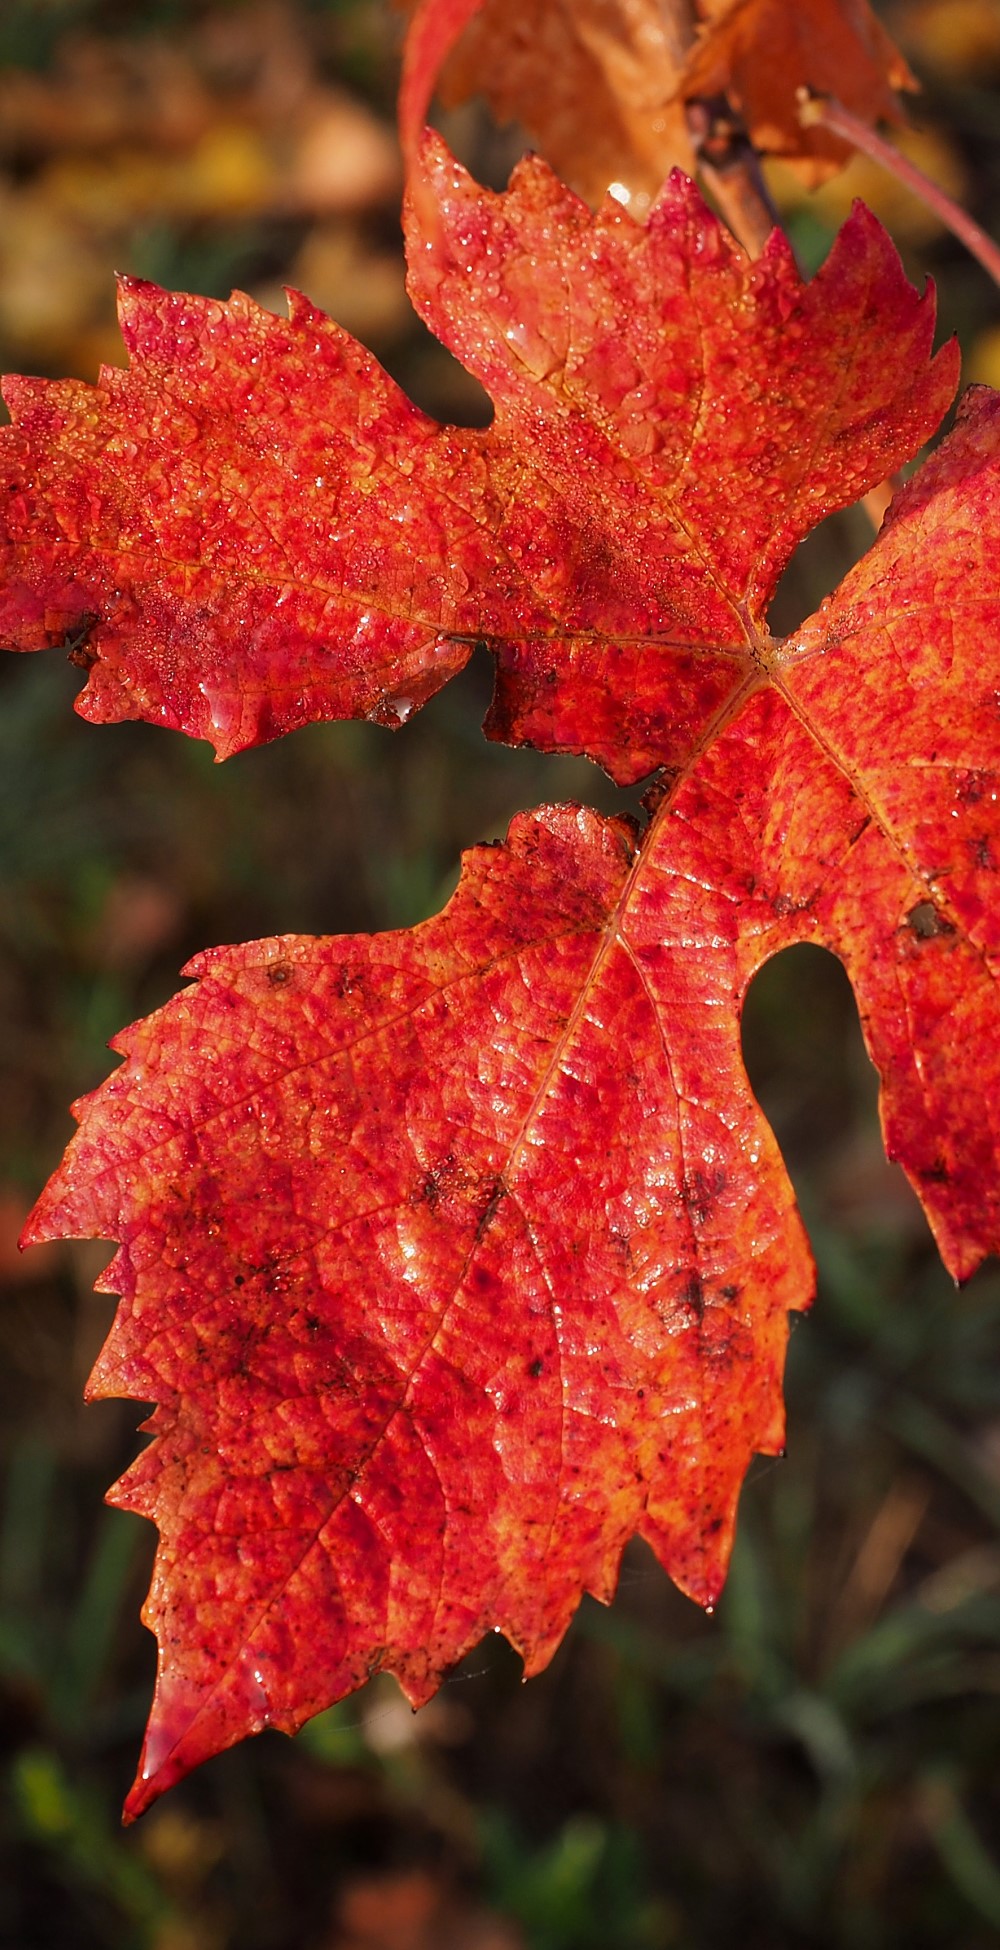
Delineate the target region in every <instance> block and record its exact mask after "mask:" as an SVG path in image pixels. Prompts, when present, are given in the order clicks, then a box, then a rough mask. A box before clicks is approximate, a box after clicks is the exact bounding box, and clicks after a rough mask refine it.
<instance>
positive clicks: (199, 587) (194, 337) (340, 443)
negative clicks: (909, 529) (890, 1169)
mask: <svg viewBox="0 0 1000 1950" xmlns="http://www.w3.org/2000/svg"><path fill="white" fill-rule="evenodd" d="M416 182H417V198H416V203H415V206H414V210H411V213H410V219H409V249H410V260H411V274H410V275H411V289H412V293H413V297H414V301H415V303H416V304H417V307H418V309H419V310H420V311H421V312H422V313H423V315H424V317H425V318H426V319H427V322H428V323H429V324H430V325H431V326H432V328H433V329H434V330H435V331H436V332H437V333H438V334H439V336H440V337H441V338H443V339H444V341H445V342H446V343H447V344H448V345H450V346H451V347H452V348H453V349H454V350H455V352H456V353H457V354H458V356H459V357H460V358H461V359H462V360H464V362H465V363H466V365H467V366H468V367H469V369H470V370H471V371H473V372H475V373H476V374H477V375H478V376H479V377H480V378H481V379H482V381H483V383H484V384H485V385H486V387H487V389H488V391H489V392H490V394H491V395H492V398H493V400H494V402H495V405H496V417H495V420H494V423H493V425H492V426H491V427H490V428H488V429H486V430H462V429H455V428H449V427H441V426H439V425H438V424H437V423H436V422H434V421H432V420H429V419H428V418H427V417H426V416H425V415H424V414H422V413H420V412H419V411H418V410H417V409H416V408H415V407H414V406H412V405H411V404H410V402H409V401H408V400H407V399H406V398H405V397H404V395H403V394H402V393H401V392H400V391H399V389H398V388H397V387H396V386H395V385H394V384H393V383H392V381H391V380H389V379H388V378H387V376H386V375H385V374H384V373H383V372H382V370H381V368H380V367H379V366H378V364H377V363H376V361H375V360H374V359H373V358H372V357H371V355H370V354H368V353H367V352H365V351H364V350H363V348H361V347H360V346H358V345H357V344H356V343H355V342H354V341H353V340H352V339H350V338H349V337H348V335H347V334H346V333H344V332H342V331H340V330H339V329H338V328H337V327H336V326H334V325H332V324H331V323H330V322H329V321H328V320H326V319H324V318H323V317H322V316H321V314H319V313H318V312H316V311H315V310H314V309H313V308H312V307H311V306H310V305H308V303H307V302H306V300H304V299H300V298H297V297H293V298H292V300H291V317H290V318H289V319H288V320H287V321H286V320H281V319H277V318H274V317H273V316H271V314H269V313H266V312H262V311H260V310H259V309H258V307H256V306H255V305H253V304H252V303H251V301H250V300H249V299H246V298H240V297H236V298H234V299H233V300H232V302H231V303H230V304H228V305H223V304H219V303H216V302H215V301H212V300H208V299H196V298H183V297H172V296H169V295H168V294H166V293H163V292H157V291H156V290H155V289H154V288H152V287H150V286H148V285H142V284H136V283H130V282H126V283H125V285H124V286H123V292H122V307H123V324H124V328H125V332H126V338H127V341H128V344H129V350H130V355H131V359H132V366H131V370H130V371H128V372H120V371H118V370H117V369H111V370H105V371H104V372H103V374H102V377H101V379H100V382H99V384H98V385H97V387H96V388H91V387H87V386H84V385H81V384H77V383H75V382H62V383H59V384H55V383H52V382H45V381H28V380H17V381H9V382H8V386H7V398H8V400H9V403H10V407H11V411H12V414H13V418H14V422H15V424H14V425H13V426H12V427H10V428H8V429H5V430H3V432H2V433H0V634H2V638H3V640H4V641H6V642H8V643H9V644H11V645H12V646H13V647H16V648H19V649H25V650H34V649H39V648H41V647H43V646H45V645H47V644H52V643H56V642H60V641H62V640H63V639H64V637H65V636H66V635H67V634H69V635H70V636H71V638H72V640H73V645H74V647H73V651H72V654H73V656H74V658H75V659H76V660H77V661H78V662H81V663H83V664H84V665H85V666H86V667H87V668H88V672H89V675H88V681H87V685H86V688H85V690H84V691H83V693H82V696H81V698H80V700H79V705H78V708H79V709H80V710H81V711H82V712H83V713H84V715H85V716H87V717H89V718H92V719H95V720H100V721H103V720H112V719H116V718H121V717H142V718H147V719H149V720H151V721H152V722H154V723H162V724H167V725H171V726H175V727H180V728H181V729H183V730H185V731H187V732H189V733H191V734H192V735H195V736H198V737H205V738H209V739H210V740H211V741H212V743H213V744H214V745H215V748H216V751H217V752H218V753H219V755H220V756H226V755H227V754H229V753H231V752H234V751H237V750H239V749H241V748H243V747H246V746H248V745H253V744H256V743H259V742H260V741H262V740H264V739H266V738H270V737H274V736H276V735H277V734H279V733H280V732H282V731H287V730H290V729H292V728H293V727H294V726H296V725H300V724H304V723H306V722H308V721H310V720H312V719H317V718H325V717H344V716H356V715H369V716H373V717H376V718H378V719H380V720H381V721H382V722H385V723H389V724H397V723H399V722H401V721H402V720H403V719H404V718H405V717H406V716H407V715H408V714H409V713H410V711H412V710H413V709H414V708H415V707H416V706H417V705H419V704H421V703H423V702H424V701H425V700H426V698H427V697H428V696H430V695H431V693H432V692H433V691H434V690H436V689H437V688H438V686H439V685H440V684H441V683H442V682H444V681H445V679H446V678H448V677H449V676H451V675H452V674H453V673H454V672H455V670H457V669H458V668H460V666H461V665H462V664H463V663H464V661H465V659H466V658H467V656H468V654H469V648H470V645H471V643H472V642H474V641H475V640H476V639H477V638H484V639H486V640H487V641H488V642H489V643H490V644H491V646H492V648H493V649H494V652H495V654H496V657H497V663H498V673H499V674H498V690H497V697H496V700H495V703H494V707H493V711H492V714H491V718H490V720H489V727H488V728H489V730H490V731H491V734H492V735H493V736H496V737H502V738H506V739H509V740H511V741H530V742H532V743H535V744H537V745H540V746H542V747H544V748H546V749H562V750H570V751H585V752H588V753H590V754H591V755H592V756H593V757H595V758H597V759H599V760H600V762H601V763H602V764H604V765H605V766H607V768H608V770H609V771H611V772H612V773H613V775H614V776H615V777H616V778H618V779H622V780H626V779H635V778H637V777H640V776H641V775H642V774H643V773H645V772H648V771H649V770H650V769H652V768H653V767H654V766H656V765H658V764H667V765H676V764H680V763H683V762H684V760H685V759H686V757H687V755H688V754H689V752H690V750H691V747H692V743H693V742H694V741H696V740H697V738H698V737H699V736H700V735H701V734H702V732H703V730H704V727H705V726H706V725H707V724H708V723H709V722H710V721H711V719H712V717H713V714H714V713H715V712H716V711H717V710H718V709H719V708H720V706H721V705H722V703H723V702H724V700H725V699H726V698H727V697H728V696H729V695H731V694H732V692H733V691H734V689H738V688H739V686H740V684H741V683H742V682H743V681H744V678H745V676H746V674H747V672H748V671H749V670H751V669H754V668H756V664H755V657H756V651H755V648H754V643H755V638H756V635H757V634H759V631H760V629H761V627H762V619H763V616H764V613H765V611H766V608H767V605H768V603H769V601H770V598H771V595H772V593H773V589H774V586H775V583H776V581H777V578H778V576H779V575H780V573H781V570H782V568H783V567H784V565H785V563H786V562H787V560H788V558H789V556H790V555H791V553H792V551H793V549H794V547H795V545H796V543H797V542H798V541H799V540H800V539H801V538H802V536H803V535H804V534H806V533H807V532H808V530H809V529H810V528H811V527H812V526H813V524H814V523H815V522H817V521H818V520H820V519H821V517H822V516H823V515H824V514H826V513H828V512H829V511H830V510H831V509H833V508H837V507H841V506H843V505H844V504H845V503H847V502H850V501H852V500H854V499H855V498H856V496H858V495H860V494H863V493H864V492H865V491H866V489H867V488H869V487H871V486H872V485H874V484H875V483H876V482H878V481H880V480H882V479H883V478H884V476H885V475H886V474H887V473H890V472H891V471H892V470H893V469H894V468H896V467H897V466H898V465H899V464H900V463H901V462H902V461H904V460H905V459H907V458H908V457H909V456H911V455H912V454H913V453H914V452H915V450H916V449H917V448H918V447H919V446H920V444H921V442H922V441H923V440H924V439H925V438H926V437H927V435H928V433H929V432H931V431H932V429H933V428H934V426H935V425H936V424H937V422H938V420H939V418H940V415H941V413H942V412H943V410H944V407H945V405H946V404H947V401H948V399H949V398H950V396H951V392H952V389H953V386H954V380H955V371H956V357H957V355H956V354H955V351H954V348H945V350H944V351H943V352H941V353H939V354H938V355H937V358H936V359H934V360H931V358H930V345H931V336H932V332H933V303H932V300H931V298H930V297H929V296H927V297H924V298H923V299H920V298H918V297H917V295H916V293H915V292H914V291H913V290H912V288H911V286H910V285H909V284H908V283H907V281H906V279H905V277H904V275H903V272H902V270H901V267H900V265H899V261H898V258H897V257H896V254H895V251H894V250H893V247H892V245H891V243H890V242H889V240H888V238H887V237H886V235H885V233H884V231H882V230H881V228H880V226H879V225H878V224H877V223H876V222H875V220H874V219H873V218H872V217H871V216H870V215H868V213H867V212H865V211H863V210H862V209H861V208H860V207H859V209H858V210H857V212H856V213H855V215H854V216H853V217H852V219H851V220H850V221H849V223H848V224H847V225H845V227H844V229H843V231H842V232H841V234H840V237H839V238H838V240H837V243H836V244H835V246H834V249H833V252H832V254H831V256H830V258H829V260H828V261H827V263H826V265H825V266H824V267H823V269H822V270H821V271H820V272H819V273H818V275H817V276H816V277H815V278H813V279H812V280H811V281H810V282H808V283H804V282H803V281H802V279H801V277H800V276H799V273H798V271H797V270H796V268H795V265H794V263H793V261H792V258H791V255H790V252H789V250H788V247H787V245H786V244H785V242H784V240H783V239H782V238H781V237H780V235H778V234H777V233H776V235H775V237H774V239H773V240H772V242H771V244H770V246H769V247H768V249H767V251H766V252H765V254H764V256H763V258H762V259H761V260H759V261H758V262H757V263H754V264H751V263H750V262H749V261H748V259H747V258H746V256H745V254H744V253H743V252H742V251H741V250H740V248H739V247H738V246H737V245H736V244H734V243H733V242H732V240H731V239H730V238H729V237H728V234H727V233H726V232H725V231H724V230H723V229H722V228H721V226H720V225H719V224H718V222H717V221H716V219H715V218H714V217H713V216H711V215H710V214H709V212H708V211H707V210H706V208H705V206H704V204H703V203H702V202H701V200H700V198H699V196H698V194H697V191H696V190H695V189H694V188H693V187H692V185H691V184H690V183H689V182H687V180H686V179H684V178H679V177H678V178H675V179H673V180H672V181H671V183H670V184H669V185H668V186H667V188H666V190H665V191H664V193H663V196H662V198H661V200H660V202H659V203H658V204H657V206H656V207H655V209H654V211H653V212H652V214H651V216H650V219H649V222H648V224H647V225H646V226H645V227H639V226H637V225H636V224H635V222H634V221H633V220H632V219H631V218H630V217H629V216H628V215H627V214H626V213H625V212H624V211H623V210H622V209H621V208H620V206H619V205H617V204H616V203H614V202H613V201H610V200H609V202H608V203H606V204H605V206H604V207H603V208H602V209H601V210H600V211H599V212H598V213H597V214H596V215H593V214H592V213H591V212H590V211H589V209H588V208H587V206H586V205H585V204H583V203H581V202H580V201H579V200H578V199H577V198H576V197H575V196H573V195H572V193H571V192H570V191H568V190H566V189H565V188H564V187H563V186H562V185H561V184H560V183H559V182H558V180H557V179H556V178H555V177H554V176H553V175H552V174H551V173H550V171H549V170H548V169H547V168H546V167H545V166H544V165H543V164H541V163H539V162H537V161H530V160H529V161H528V162H526V163H524V164H522V165H521V167H520V168H519V169H518V171H517V172H516V173H515V176H514V178H513V180H512V184H511V187H510V189H509V190H508V191H507V192H506V193H504V194H503V195H494V194H491V193H490V192H488V191H485V190H482V189H481V188H479V187H478V185H476V184H474V183H473V182H472V180H471V178H469V177H468V176H467V175H466V174H465V173H464V171H462V170H461V169H460V168H459V167H458V165H457V164H456V163H455V162H454V161H453V159H452V158H451V157H450V156H449V154H448V152H447V150H446V149H445V148H444V146H443V145H442V144H441V143H439V142H437V141H436V140H434V139H433V138H428V146H427V148H426V150H425V152H424V158H423V165H422V169H421V170H420V171H418V172H416ZM428 191H430V192H431V193H432V194H433V199H434V211H435V218H434V224H433V226H432V228H433V234H432V235H429V234H428V230H427V223H426V211H427V202H426V197H427V193H428ZM417 207H419V216H418V215H417V214H415V211H416V209H417ZM887 347H891V352H887Z"/></svg>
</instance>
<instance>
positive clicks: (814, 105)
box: [799, 88, 1000, 285]
mask: <svg viewBox="0 0 1000 1950" xmlns="http://www.w3.org/2000/svg"><path fill="white" fill-rule="evenodd" d="M799 121H800V122H801V124H802V126H803V128H804V129H809V128H816V127H820V128H824V129H829V131H830V134H831V135H839V136H840V137H842V139H843V140H844V141H845V142H849V143H851V144H852V146H853V147H854V148H855V149H861V150H863V151H864V154H865V155H866V156H870V157H871V159H872V161H873V162H877V163H881V165H882V167H883V169H888V170H889V171H890V172H891V174H892V175H893V176H895V178H896V180H897V182H899V183H902V184H904V185H905V187H906V188H907V189H908V190H912V192H913V195H914V196H918V197H919V198H920V200H921V202H922V203H925V204H926V205H927V207H928V209H929V210H933V212H934V214H935V216H937V217H940V219H941V222H942V223H943V224H944V225H945V227H946V229H948V230H950V231H951V232H952V234H953V235H954V236H955V237H957V238H958V239H959V240H960V242H961V243H963V244H964V245H965V247H966V249H967V250H969V251H971V252H972V255H973V257H976V258H978V260H979V262H980V264H981V265H982V266H983V269H984V271H988V272H989V275H990V277H991V278H992V279H993V282H994V284H998V285H1000V246H998V245H996V244H995V243H994V242H993V239H992V237H988V236H987V234H986V232H985V230H981V229H980V227H979V225H978V224H977V223H974V222H973V220H972V218H971V217H970V216H968V215H967V214H966V212H965V211H964V210H963V209H962V208H961V206H960V205H959V204H957V203H956V202H955V201H954V200H953V198H952V197H950V196H949V195H948V194H947V191H946V190H943V189H941V187H940V186H939V184H937V183H932V182H931V179H930V177H929V176H925V175H924V172H923V170H922V169H918V168H917V166H916V163H912V162H910V161H909V160H908V158H907V157H906V156H903V155H901V154H900V152H899V150H898V149H894V148H893V145H892V143H891V142H886V141H885V140H884V138H883V137H882V136H880V135H876V133H875V130H874V129H870V128H869V127H868V124H867V123H866V122H861V121H859V119H858V117H857V116H856V115H852V114H851V111H850V109H849V108H845V107H844V106H843V103H842V102H838V101H837V100H836V98H835V97H834V96H833V95H811V94H810V93H809V90H808V89H807V88H800V89H799Z"/></svg>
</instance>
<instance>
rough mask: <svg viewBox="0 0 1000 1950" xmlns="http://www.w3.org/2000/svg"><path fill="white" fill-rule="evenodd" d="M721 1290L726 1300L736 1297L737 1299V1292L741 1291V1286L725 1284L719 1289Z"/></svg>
mask: <svg viewBox="0 0 1000 1950" xmlns="http://www.w3.org/2000/svg"><path fill="white" fill-rule="evenodd" d="M719 1291H720V1293H721V1294H722V1298H723V1299H724V1300H735V1299H736V1296H737V1294H738V1293H739V1287H738V1286H724V1287H720V1289H719Z"/></svg>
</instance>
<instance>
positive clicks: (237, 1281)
mask: <svg viewBox="0 0 1000 1950" xmlns="http://www.w3.org/2000/svg"><path fill="white" fill-rule="evenodd" d="M233 1285H234V1286H246V1278H245V1276H244V1275H243V1274H242V1273H236V1274H235V1275H234V1277H233Z"/></svg>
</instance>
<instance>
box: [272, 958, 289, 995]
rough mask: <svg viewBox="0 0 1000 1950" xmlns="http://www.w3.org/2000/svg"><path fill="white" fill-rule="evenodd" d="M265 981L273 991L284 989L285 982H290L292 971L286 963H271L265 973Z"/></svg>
mask: <svg viewBox="0 0 1000 1950" xmlns="http://www.w3.org/2000/svg"><path fill="white" fill-rule="evenodd" d="M267 979H268V981H269V982H270V984H271V987H272V988H273V989H281V988H284V986H285V984H286V982H290V981H291V979H292V971H291V969H290V967H289V965H288V963H287V961H276V962H272V964H271V967H270V968H269V969H268V971H267Z"/></svg>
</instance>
